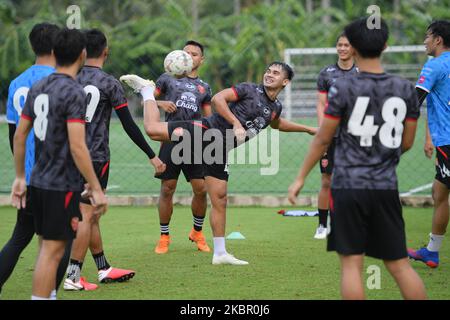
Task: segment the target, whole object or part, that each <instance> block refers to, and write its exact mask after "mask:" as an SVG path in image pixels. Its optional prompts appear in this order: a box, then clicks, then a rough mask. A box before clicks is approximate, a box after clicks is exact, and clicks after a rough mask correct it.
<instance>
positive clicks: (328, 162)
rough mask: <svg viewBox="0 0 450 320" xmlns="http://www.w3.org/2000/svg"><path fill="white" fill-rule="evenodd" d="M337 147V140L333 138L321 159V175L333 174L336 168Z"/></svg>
mask: <svg viewBox="0 0 450 320" xmlns="http://www.w3.org/2000/svg"><path fill="white" fill-rule="evenodd" d="M335 146H336V138H333V141H332V142H331V144H330V146H329V147H328V149H327V152H325V154H324V155H323V156H322V158H320V173H322V174H324V173H326V174H332V173H333V167H334V148H335Z"/></svg>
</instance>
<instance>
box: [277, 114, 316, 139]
mask: <svg viewBox="0 0 450 320" xmlns="http://www.w3.org/2000/svg"><path fill="white" fill-rule="evenodd" d="M270 126H271V127H272V128H273V129H278V130H280V131H283V132H306V133H308V134H310V135H315V134H316V133H317V128H315V127H310V126H305V125H303V124H299V123H295V122H291V121H289V120H286V119H283V118H278V119H275V120H273V121H272V122H271V123H270Z"/></svg>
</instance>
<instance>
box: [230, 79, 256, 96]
mask: <svg viewBox="0 0 450 320" xmlns="http://www.w3.org/2000/svg"><path fill="white" fill-rule="evenodd" d="M231 89H232V90H233V91H234V94H235V95H236V97H237V99H238V100H242V99H245V98H247V97H248V96H250V94H251V92H253V91H254V85H253V84H251V83H246V82H244V83H239V84H237V85H235V86H233V87H231Z"/></svg>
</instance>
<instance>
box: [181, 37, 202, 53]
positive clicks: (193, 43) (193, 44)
mask: <svg viewBox="0 0 450 320" xmlns="http://www.w3.org/2000/svg"><path fill="white" fill-rule="evenodd" d="M184 46H185V47H186V46H196V47H199V48H200V51H201V52H202V55H203V52H204V50H205V48H204V47H203V45H202V44H201V43H200V42H197V41H194V40H188V41H186V43H185V44H184Z"/></svg>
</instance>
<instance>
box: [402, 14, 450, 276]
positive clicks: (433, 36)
mask: <svg viewBox="0 0 450 320" xmlns="http://www.w3.org/2000/svg"><path fill="white" fill-rule="evenodd" d="M424 43H425V46H426V51H427V54H428V55H430V56H433V57H434V59H432V60H430V61H428V62H427V63H426V64H425V66H424V67H423V69H422V72H421V73H420V76H419V80H417V83H416V89H417V92H418V96H419V100H420V103H422V102H423V101H424V100H425V97H426V98H427V111H428V128H429V130H427V137H426V142H425V148H424V151H425V154H426V156H427V157H428V158H431V156H432V155H433V146H434V147H436V176H435V180H434V183H433V191H432V194H433V200H434V215H433V223H432V229H431V233H430V241H429V243H428V246H427V247H426V248H425V247H424V248H421V249H419V250H417V251H414V250H411V249H408V255H409V257H410V258H411V259H414V260H419V261H422V262H423V263H425V264H426V265H427V266H429V267H430V268H436V267H437V266H438V265H439V249H440V248H441V245H442V240H443V238H444V234H445V231H446V229H447V225H448V220H449V205H448V196H449V189H450V160H449V156H450V21H444V20H439V21H435V22H433V23H432V24H430V26H429V27H428V29H427V33H426V37H425V41H424Z"/></svg>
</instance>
